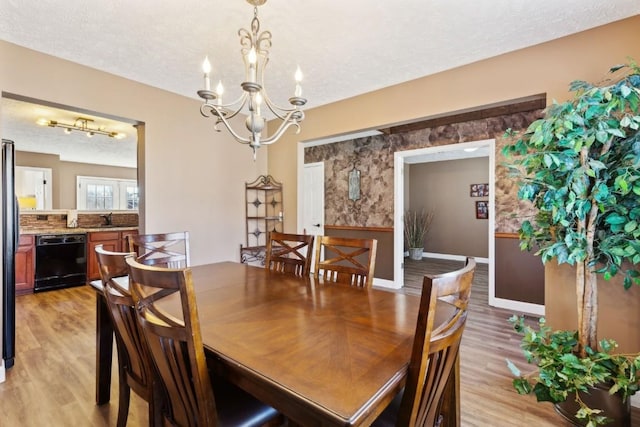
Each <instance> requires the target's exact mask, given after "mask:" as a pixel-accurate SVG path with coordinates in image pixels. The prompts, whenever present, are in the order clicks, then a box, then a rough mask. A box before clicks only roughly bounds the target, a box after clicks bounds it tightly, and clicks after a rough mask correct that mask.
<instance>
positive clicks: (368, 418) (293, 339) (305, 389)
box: [96, 262, 419, 426]
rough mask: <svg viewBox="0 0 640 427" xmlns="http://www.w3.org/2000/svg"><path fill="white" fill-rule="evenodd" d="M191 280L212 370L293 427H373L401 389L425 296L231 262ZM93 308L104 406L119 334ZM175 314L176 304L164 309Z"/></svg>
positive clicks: (100, 309)
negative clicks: (95, 314)
mask: <svg viewBox="0 0 640 427" xmlns="http://www.w3.org/2000/svg"><path fill="white" fill-rule="evenodd" d="M192 274H193V282H194V287H195V292H196V301H197V307H198V316H199V319H200V330H201V333H202V341H203V343H204V346H205V353H206V355H207V360H208V363H209V366H210V367H211V368H212V370H213V371H214V372H215V373H216V374H217V375H221V376H224V377H225V378H227V379H228V380H230V381H231V382H233V383H235V384H236V385H238V386H239V387H241V388H243V389H245V390H246V391H248V392H249V393H251V394H253V395H254V396H256V397H257V398H258V399H260V400H262V401H264V402H265V403H268V404H269V405H271V406H273V407H275V408H276V409H278V410H279V411H280V412H282V413H283V414H284V415H285V416H287V417H288V418H289V419H290V420H292V421H294V422H295V423H297V424H299V425H302V426H366V425H369V424H370V423H371V422H372V421H373V420H374V419H375V418H376V417H377V416H378V415H379V414H380V412H382V410H384V408H385V407H386V406H387V404H388V403H389V402H390V401H391V400H392V399H393V397H394V396H395V395H396V394H397V393H398V392H400V391H401V389H402V387H403V386H404V381H405V376H406V371H407V365H408V362H409V359H410V356H411V346H412V342H413V336H414V331H415V326H416V319H417V315H418V306H419V297H417V296H414V295H407V294H404V293H395V292H389V291H384V290H377V289H366V288H356V287H351V286H347V285H342V284H336V283H323V282H322V281H321V280H316V279H314V278H313V277H311V278H300V277H296V276H291V275H286V274H279V273H271V272H269V271H267V270H266V269H264V268H259V267H255V266H251V265H247V264H239V263H233V262H222V263H214V264H207V265H201V266H196V267H192ZM99 295H101V293H99ZM97 300H98V302H97V346H98V348H97V358H96V362H97V363H96V376H97V381H96V400H97V403H98V404H102V403H106V402H108V401H109V393H110V389H109V386H110V379H111V378H110V375H111V363H112V361H111V354H112V350H113V347H112V346H113V338H112V335H111V334H112V333H113V326H112V325H110V324H109V323H110V319H109V314H108V310H107V308H106V302H105V300H104V298H103V297H102V298H100V297H99V298H98V299H97ZM178 307H179V306H178V304H177V301H176V302H175V305H174V304H173V303H171V302H170V303H169V304H168V305H167V306H166V310H167V311H169V312H171V311H172V310H178V309H179V308H178ZM107 371H108V372H107Z"/></svg>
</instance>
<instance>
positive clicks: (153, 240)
mask: <svg viewBox="0 0 640 427" xmlns="http://www.w3.org/2000/svg"><path fill="white" fill-rule="evenodd" d="M127 241H128V246H129V251H130V252H134V253H135V254H136V257H137V261H138V262H139V263H141V264H145V265H153V266H156V267H167V268H184V267H189V266H191V259H190V254H189V232H188V231H180V232H173V233H159V234H134V235H129V236H127Z"/></svg>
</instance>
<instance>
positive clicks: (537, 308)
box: [489, 296, 545, 316]
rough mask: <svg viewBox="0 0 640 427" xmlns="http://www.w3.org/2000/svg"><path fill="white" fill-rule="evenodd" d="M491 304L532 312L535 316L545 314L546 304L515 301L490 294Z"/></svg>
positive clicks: (512, 309) (517, 310)
mask: <svg viewBox="0 0 640 427" xmlns="http://www.w3.org/2000/svg"><path fill="white" fill-rule="evenodd" d="M489 305H490V306H492V307H497V308H504V309H506V310H511V311H514V312H519V313H527V314H532V315H535V316H544V315H545V308H544V305H540V304H531V303H528V302H522V301H514V300H509V299H504V298H495V297H492V296H489Z"/></svg>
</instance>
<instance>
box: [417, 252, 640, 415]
mask: <svg viewBox="0 0 640 427" xmlns="http://www.w3.org/2000/svg"><path fill="white" fill-rule="evenodd" d="M463 265H464V262H462V261H448V260H440V259H428V258H423V260H422V261H413V260H410V259H409V258H405V286H406V292H409V293H419V292H420V289H422V280H423V278H424V275H425V274H439V273H445V272H447V271H453V270H456V269H458V268H462V267H463ZM487 274H488V273H487V265H486V264H478V265H477V267H476V273H475V275H474V281H473V287H472V290H471V300H470V302H469V314H468V318H467V325H466V328H465V331H464V335H463V337H462V343H461V350H460V360H461V363H460V371H461V374H460V376H461V378H460V389H461V392H460V395H461V406H462V416H461V418H462V420H461V421H462V425H463V426H465V427H489V426H491V427H494V426H495V427H498V426H500V427H503V426H504V427H507V426H523V427H524V426H531V427H533V426H535V427H551V426H563V427H564V426H567V427H568V426H571V424H570V423H567V422H565V421H564V420H563V419H561V418H559V416H558V415H557V414H556V413H555V411H554V409H553V405H551V404H549V403H538V402H536V400H535V398H534V397H533V396H520V395H518V394H517V393H516V392H515V391H514V390H513V388H512V386H511V381H512V377H511V374H510V372H509V370H508V369H507V367H506V363H505V359H506V358H509V359H510V360H511V361H513V362H514V363H516V364H517V365H518V366H519V367H520V369H521V370H522V371H523V372H527V370H528V365H527V363H526V362H525V360H524V356H523V355H522V353H521V350H520V336H519V335H516V334H515V333H514V332H512V331H511V326H510V324H509V323H508V322H507V319H508V318H509V317H511V315H513V314H519V313H513V312H512V311H508V310H502V309H498V308H493V307H489V305H488V304H487V301H488V288H487V284H488V280H487ZM631 425H632V426H640V409H637V408H632V422H631Z"/></svg>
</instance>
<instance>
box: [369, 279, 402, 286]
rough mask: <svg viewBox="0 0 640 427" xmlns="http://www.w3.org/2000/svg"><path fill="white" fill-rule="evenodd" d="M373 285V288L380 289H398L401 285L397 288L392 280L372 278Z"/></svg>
mask: <svg viewBox="0 0 640 427" xmlns="http://www.w3.org/2000/svg"><path fill="white" fill-rule="evenodd" d="M373 284H374V286H379V287H381V288H388V289H400V288H401V287H402V284H400V286H398V285H396V283H395V282H394V281H393V280H387V279H378V278H375V277H374V278H373Z"/></svg>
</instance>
